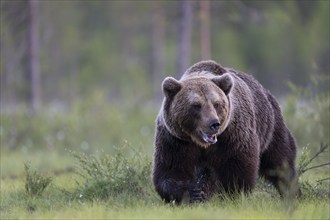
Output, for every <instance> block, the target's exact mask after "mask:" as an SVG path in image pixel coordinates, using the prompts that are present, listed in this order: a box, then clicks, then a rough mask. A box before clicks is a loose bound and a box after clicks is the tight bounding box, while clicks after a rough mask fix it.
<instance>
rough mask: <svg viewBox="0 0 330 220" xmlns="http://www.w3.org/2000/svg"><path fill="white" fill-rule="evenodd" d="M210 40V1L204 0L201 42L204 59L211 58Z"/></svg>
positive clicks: (201, 9)
mask: <svg viewBox="0 0 330 220" xmlns="http://www.w3.org/2000/svg"><path fill="white" fill-rule="evenodd" d="M210 40H211V38H210V1H209V0H202V1H200V44H201V58H202V60H208V59H210V58H211V43H210Z"/></svg>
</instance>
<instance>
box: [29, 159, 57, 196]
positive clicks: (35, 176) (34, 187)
mask: <svg viewBox="0 0 330 220" xmlns="http://www.w3.org/2000/svg"><path fill="white" fill-rule="evenodd" d="M24 166H25V177H26V180H25V190H26V193H27V194H28V195H30V196H39V195H41V194H42V192H43V191H44V190H45V189H46V188H47V186H48V185H49V184H50V183H51V182H52V178H51V177H46V176H42V175H41V174H40V173H38V172H37V171H36V170H33V171H31V170H30V165H29V164H27V163H26V164H24Z"/></svg>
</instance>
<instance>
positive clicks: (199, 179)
mask: <svg viewBox="0 0 330 220" xmlns="http://www.w3.org/2000/svg"><path fill="white" fill-rule="evenodd" d="M216 182H217V181H216V178H215V177H214V171H213V172H212V171H211V170H210V169H209V168H206V167H204V168H199V169H197V172H196V175H195V180H194V181H193V182H192V184H191V186H190V189H189V196H190V199H189V202H190V203H195V202H204V201H207V200H208V199H210V197H211V196H212V195H213V194H214V192H215V190H216Z"/></svg>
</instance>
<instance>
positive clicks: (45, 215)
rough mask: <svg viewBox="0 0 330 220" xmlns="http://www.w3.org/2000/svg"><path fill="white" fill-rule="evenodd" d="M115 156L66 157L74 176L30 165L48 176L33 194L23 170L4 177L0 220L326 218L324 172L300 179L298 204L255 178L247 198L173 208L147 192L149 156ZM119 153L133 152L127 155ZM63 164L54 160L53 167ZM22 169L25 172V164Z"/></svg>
mask: <svg viewBox="0 0 330 220" xmlns="http://www.w3.org/2000/svg"><path fill="white" fill-rule="evenodd" d="M127 148H128V149H127ZM129 149H131V150H129ZM114 152H115V153H113V154H95V155H86V154H80V153H70V155H71V157H72V164H75V172H71V171H68V172H59V173H56V172H44V171H40V169H38V170H39V171H38V170H37V169H36V168H34V167H33V166H32V165H31V167H30V170H29V171H28V172H29V173H28V174H29V176H30V177H32V179H43V178H45V179H47V178H48V177H52V181H51V182H50V184H49V186H47V187H46V188H45V189H44V191H42V192H41V193H37V194H31V193H29V192H28V191H27V190H26V189H25V184H26V183H27V182H28V180H27V179H26V176H27V175H28V174H27V172H25V173H23V174H20V175H18V176H15V177H11V176H3V177H2V179H1V189H0V192H1V206H0V210H1V219H50V218H61V219H90V218H93V219H164V218H165V219H166V218H175V219H178V218H182V219H202V218H204V219H269V218H271V219H329V218H330V213H329V210H330V205H329V202H330V198H329V195H330V194H329V193H330V190H329V183H328V182H326V181H325V182H322V183H319V184H318V183H317V182H316V179H318V178H320V177H322V176H326V175H327V174H328V172H327V171H328V169H327V168H326V169H324V168H322V169H321V170H319V175H315V176H314V177H313V175H309V176H308V178H306V177H305V176H302V177H301V188H302V192H303V196H302V197H301V198H300V199H299V200H297V201H295V200H289V201H286V200H284V199H282V198H280V197H279V195H278V194H277V192H276V191H275V190H274V188H273V187H271V186H269V185H268V184H267V183H265V182H264V181H262V180H259V181H258V185H257V187H256V189H255V191H254V192H253V193H252V194H249V195H244V194H241V195H239V196H238V197H235V198H230V197H221V198H219V197H214V198H212V200H211V201H209V202H207V203H204V204H193V205H191V204H188V203H187V202H184V204H182V205H181V206H176V205H172V204H165V203H163V201H161V200H160V198H159V196H158V195H157V194H156V192H155V191H154V190H153V189H152V184H151V181H150V173H149V172H146V171H150V161H151V157H150V156H145V155H143V154H141V153H137V151H136V149H132V148H131V147H125V146H123V148H120V149H117V150H115V151H114ZM122 152H126V153H127V152H131V153H132V154H129V156H128V155H127V154H122ZM44 156H46V157H47V155H44ZM49 156H50V155H49ZM62 160H63V159H61V158H60V157H58V163H61V162H62ZM65 160H66V159H64V161H65ZM31 164H33V163H31ZM2 165H4V164H2ZM21 170H23V172H24V165H23V166H22V167H21ZM307 173H308V172H306V174H307ZM33 177H38V178H33ZM30 184H33V181H30ZM36 187H38V186H36ZM100 190H101V191H100ZM37 192H38V190H37ZM97 192H102V193H101V194H98V193H97Z"/></svg>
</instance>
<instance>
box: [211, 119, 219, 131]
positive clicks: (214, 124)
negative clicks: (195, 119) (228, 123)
mask: <svg viewBox="0 0 330 220" xmlns="http://www.w3.org/2000/svg"><path fill="white" fill-rule="evenodd" d="M209 126H210V129H211V131H214V132H217V131H218V130H219V127H220V122H219V120H218V119H214V120H212V121H211V122H210V125H209Z"/></svg>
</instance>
